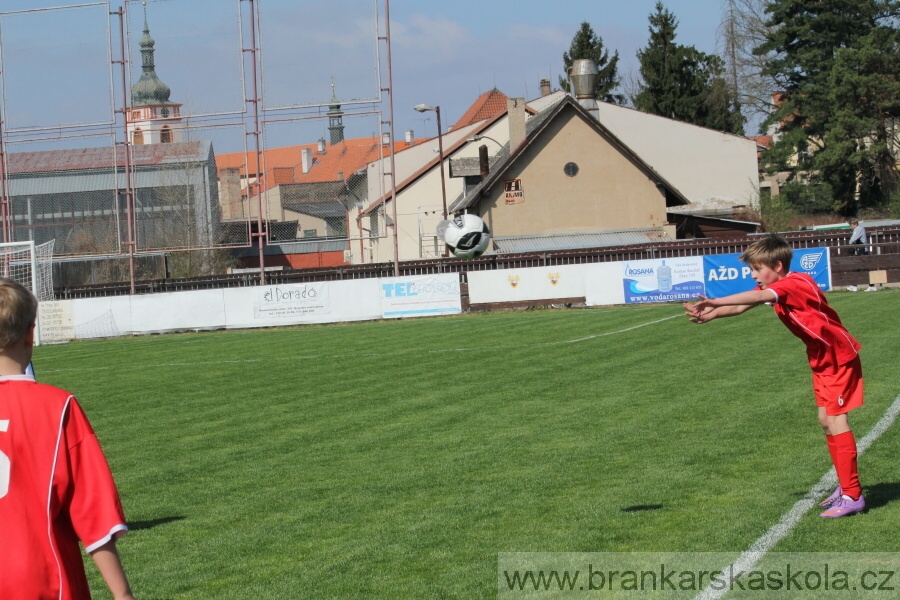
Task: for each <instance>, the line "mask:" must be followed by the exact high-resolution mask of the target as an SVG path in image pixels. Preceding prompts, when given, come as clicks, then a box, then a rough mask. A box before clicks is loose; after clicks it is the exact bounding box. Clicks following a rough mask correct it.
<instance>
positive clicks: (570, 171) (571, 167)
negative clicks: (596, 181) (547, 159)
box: [563, 162, 578, 177]
mask: <svg viewBox="0 0 900 600" xmlns="http://www.w3.org/2000/svg"><path fill="white" fill-rule="evenodd" d="M563 172H564V173H565V174H566V175H568V176H569V177H575V176H576V175H578V165H576V164H575V163H573V162H570V163H566V166H564V167H563Z"/></svg>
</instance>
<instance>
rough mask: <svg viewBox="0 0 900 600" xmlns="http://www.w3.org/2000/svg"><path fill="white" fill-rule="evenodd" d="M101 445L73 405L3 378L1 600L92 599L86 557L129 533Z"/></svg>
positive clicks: (50, 391) (49, 390)
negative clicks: (83, 557) (81, 546)
mask: <svg viewBox="0 0 900 600" xmlns="http://www.w3.org/2000/svg"><path fill="white" fill-rule="evenodd" d="M126 531H127V527H126V526H125V515H124V513H123V511H122V505H121V502H120V501H119V494H118V491H117V490H116V485H115V482H114V481H113V477H112V473H111V472H110V469H109V465H108V464H107V462H106V458H105V457H104V456H103V451H102V450H101V448H100V443H99V442H98V441H97V437H96V435H94V431H93V429H92V428H91V425H90V423H89V422H88V420H87V417H86V416H85V414H84V412H83V411H82V410H81V407H80V406H79V405H78V403H77V402H76V401H75V398H74V397H73V396H72V395H71V394H69V393H68V392H65V391H63V390H60V389H57V388H55V387H52V386H49V385H43V384H39V383H35V381H34V378H33V377H30V376H27V375H16V376H6V377H0V532H2V533H0V537H2V543H0V598H3V600H18V599H22V600H25V599H28V600H36V599H41V600H43V599H45V598H46V599H50V598H52V599H54V600H69V599H72V600H79V599H81V598H90V590H89V588H88V584H87V578H86V577H85V571H84V563H83V562H82V558H81V550H80V548H79V547H78V542H79V540H80V541H81V543H82V544H84V547H85V549H86V550H87V551H88V552H91V551H93V550H96V549H97V548H99V547H100V546H102V545H103V544H105V543H107V542H108V541H110V540H111V539H113V538H115V537H118V536H120V535H122V534H124V533H125V532H126Z"/></svg>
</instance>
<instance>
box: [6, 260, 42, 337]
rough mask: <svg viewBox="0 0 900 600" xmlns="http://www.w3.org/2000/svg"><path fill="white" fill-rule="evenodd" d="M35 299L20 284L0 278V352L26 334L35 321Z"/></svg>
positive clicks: (36, 304)
mask: <svg viewBox="0 0 900 600" xmlns="http://www.w3.org/2000/svg"><path fill="white" fill-rule="evenodd" d="M37 308H38V303H37V298H35V297H34V294H32V293H31V292H29V291H28V288H26V287H25V286H23V285H22V284H20V283H18V282H16V281H13V280H12V279H6V278H5V277H0V350H2V349H4V348H7V347H9V346H11V345H13V344H15V343H16V342H18V341H19V340H21V339H22V337H23V336H24V335H25V334H26V333H28V329H29V328H31V326H32V325H34V323H35V321H36V320H37Z"/></svg>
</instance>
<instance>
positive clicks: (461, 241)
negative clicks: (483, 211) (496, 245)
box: [437, 214, 491, 260]
mask: <svg viewBox="0 0 900 600" xmlns="http://www.w3.org/2000/svg"><path fill="white" fill-rule="evenodd" d="M437 235H438V237H439V238H441V240H443V242H444V243H445V244H447V249H448V250H450V252H452V253H453V256H455V257H456V258H462V259H463V260H470V259H473V258H477V257H479V256H481V255H482V254H484V251H485V250H487V247H488V244H489V243H490V242H491V230H490V229H488V226H487V224H486V223H485V222H484V221H483V220H482V219H481V217H479V216H478V215H469V214H464V215H456V216H455V217H453V219H450V220H444V221H441V222H440V223H438V226H437Z"/></svg>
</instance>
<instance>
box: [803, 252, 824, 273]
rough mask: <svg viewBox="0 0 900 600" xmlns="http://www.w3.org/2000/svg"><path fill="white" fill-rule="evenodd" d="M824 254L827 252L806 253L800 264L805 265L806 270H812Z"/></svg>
mask: <svg viewBox="0 0 900 600" xmlns="http://www.w3.org/2000/svg"><path fill="white" fill-rule="evenodd" d="M824 256H825V252H816V253H812V252H811V253H809V254H804V255H803V256H801V257H800V266H801V267H803V270H804V271H812V270H813V269H815V268H816V265H817V264H819V261H820V260H822V257H824Z"/></svg>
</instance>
